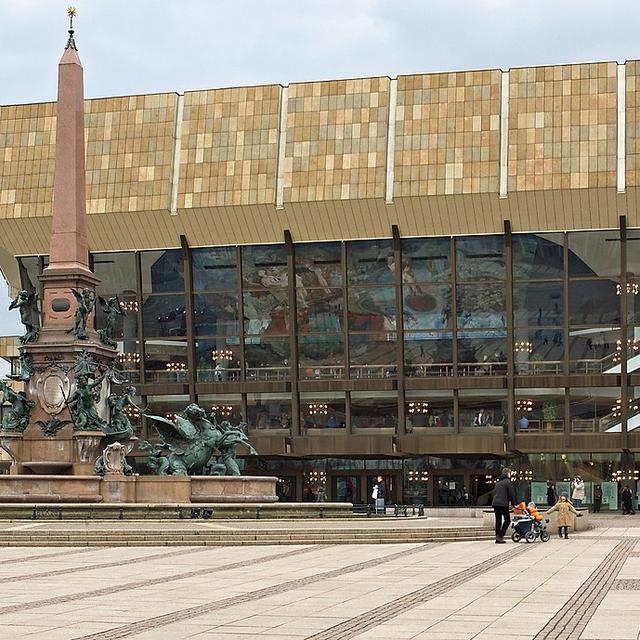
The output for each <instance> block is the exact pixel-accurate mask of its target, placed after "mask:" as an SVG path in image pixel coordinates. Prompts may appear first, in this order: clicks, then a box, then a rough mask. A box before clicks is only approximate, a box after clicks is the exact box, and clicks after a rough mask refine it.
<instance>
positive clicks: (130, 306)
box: [120, 300, 138, 313]
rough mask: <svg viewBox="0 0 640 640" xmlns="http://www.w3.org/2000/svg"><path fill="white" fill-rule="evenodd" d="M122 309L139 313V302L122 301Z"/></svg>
mask: <svg viewBox="0 0 640 640" xmlns="http://www.w3.org/2000/svg"><path fill="white" fill-rule="evenodd" d="M120 308H121V309H122V310H123V311H135V312H136V313H137V311H138V301H137V300H120Z"/></svg>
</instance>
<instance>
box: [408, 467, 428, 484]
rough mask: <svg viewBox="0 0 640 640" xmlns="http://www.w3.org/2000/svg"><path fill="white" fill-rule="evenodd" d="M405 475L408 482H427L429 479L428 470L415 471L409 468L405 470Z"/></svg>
mask: <svg viewBox="0 0 640 640" xmlns="http://www.w3.org/2000/svg"><path fill="white" fill-rule="evenodd" d="M407 476H408V478H409V482H428V480H429V472H428V471H426V470H425V471H416V470H414V469H410V470H409V471H408V472H407Z"/></svg>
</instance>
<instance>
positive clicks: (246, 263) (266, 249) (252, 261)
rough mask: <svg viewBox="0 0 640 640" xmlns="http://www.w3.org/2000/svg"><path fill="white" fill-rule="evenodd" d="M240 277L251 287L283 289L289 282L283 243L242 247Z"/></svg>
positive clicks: (285, 249)
mask: <svg viewBox="0 0 640 640" xmlns="http://www.w3.org/2000/svg"><path fill="white" fill-rule="evenodd" d="M242 277H243V280H244V285H245V286H246V287H249V288H251V289H283V288H286V287H287V285H288V282H289V276H288V269H287V248H286V246H285V245H284V244H272V245H258V246H251V247H242Z"/></svg>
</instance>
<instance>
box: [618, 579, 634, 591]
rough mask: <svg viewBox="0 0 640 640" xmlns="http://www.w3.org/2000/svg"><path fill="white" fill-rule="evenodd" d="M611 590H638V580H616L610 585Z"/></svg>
mask: <svg viewBox="0 0 640 640" xmlns="http://www.w3.org/2000/svg"><path fill="white" fill-rule="evenodd" d="M611 590H612V591H640V580H633V579H631V578H627V579H624V580H616V581H615V582H614V583H613V585H612V586H611Z"/></svg>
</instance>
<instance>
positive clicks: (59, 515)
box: [58, 507, 62, 520]
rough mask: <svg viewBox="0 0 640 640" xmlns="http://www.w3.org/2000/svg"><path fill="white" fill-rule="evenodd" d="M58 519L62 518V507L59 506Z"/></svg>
mask: <svg viewBox="0 0 640 640" xmlns="http://www.w3.org/2000/svg"><path fill="white" fill-rule="evenodd" d="M58 520H62V507H58Z"/></svg>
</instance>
